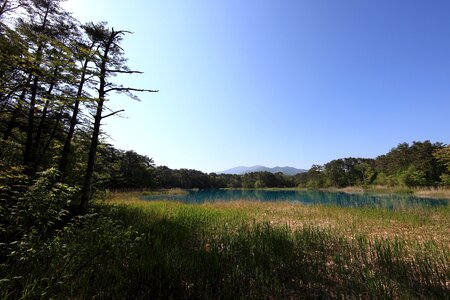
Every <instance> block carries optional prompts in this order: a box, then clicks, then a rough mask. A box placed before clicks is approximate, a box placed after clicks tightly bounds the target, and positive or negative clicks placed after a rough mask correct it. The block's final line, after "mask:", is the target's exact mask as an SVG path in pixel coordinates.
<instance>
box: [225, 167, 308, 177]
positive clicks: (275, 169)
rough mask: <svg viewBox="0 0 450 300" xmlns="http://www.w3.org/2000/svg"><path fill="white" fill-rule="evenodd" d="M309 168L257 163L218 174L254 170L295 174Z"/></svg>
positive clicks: (238, 173) (244, 172)
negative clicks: (267, 165) (270, 165)
mask: <svg viewBox="0 0 450 300" xmlns="http://www.w3.org/2000/svg"><path fill="white" fill-rule="evenodd" d="M306 171H307V170H305V169H297V168H294V167H289V166H285V167H279V166H276V167H273V168H269V167H266V166H261V165H256V166H252V167H247V166H238V167H234V168H231V169H227V170H224V171H221V172H218V174H236V175H243V174H247V173H252V172H270V173H278V172H281V173H283V174H285V175H291V176H292V175H295V174H298V173H304V172H306Z"/></svg>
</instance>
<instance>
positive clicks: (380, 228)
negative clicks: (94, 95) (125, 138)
mask: <svg viewBox="0 0 450 300" xmlns="http://www.w3.org/2000/svg"><path fill="white" fill-rule="evenodd" d="M102 211H103V212H102ZM97 213H98V214H99V217H100V219H98V220H97V219H96V218H98V217H96V216H95V214H97ZM91 214H92V216H91V217H89V218H91V219H92V220H93V221H92V222H88V223H86V225H83V224H84V223H81V224H80V225H77V226H75V227H74V228H77V229H76V231H73V232H72V233H69V234H68V235H62V236H61V239H60V240H59V242H58V243H56V246H54V247H49V250H48V253H46V254H47V255H46V256H44V257H45V259H44V260H42V259H40V260H38V261H30V262H26V263H23V264H20V265H18V266H17V267H16V268H14V269H11V270H8V271H7V272H6V275H7V278H8V280H9V281H4V282H0V284H2V286H0V287H2V288H3V290H4V292H2V293H1V294H0V295H2V297H3V298H21V297H22V298H71V299H92V298H98V299H274V298H275V299H279V298H281V299H286V298H287V299H298V298H405V299H409V298H435V299H445V298H448V296H449V295H450V269H449V264H450V248H449V247H450V244H449V239H450V237H449V235H450V233H449V228H450V224H449V222H450V218H449V209H448V208H447V207H440V208H417V207H416V208H411V209H407V208H402V209H401V210H387V209H376V208H343V207H334V206H307V205H301V204H292V203H287V202H286V203H270V202H264V203H262V202H257V201H253V202H252V201H235V202H217V203H204V204H195V205H192V204H184V203H180V202H174V201H154V202H153V201H143V200H141V199H140V194H139V193H128V194H115V195H109V196H108V197H107V199H106V200H105V201H104V203H103V204H99V205H97V206H96V207H94V209H93V210H92V212H91ZM14 278H20V279H14ZM0 290H1V289H0Z"/></svg>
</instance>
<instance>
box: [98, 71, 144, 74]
mask: <svg viewBox="0 0 450 300" xmlns="http://www.w3.org/2000/svg"><path fill="white" fill-rule="evenodd" d="M106 71H107V72H111V73H125V74H144V72H141V71H127V70H106Z"/></svg>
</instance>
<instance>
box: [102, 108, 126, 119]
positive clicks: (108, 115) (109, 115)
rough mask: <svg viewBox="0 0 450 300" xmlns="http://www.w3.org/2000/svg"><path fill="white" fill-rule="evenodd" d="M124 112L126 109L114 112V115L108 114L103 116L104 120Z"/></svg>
mask: <svg viewBox="0 0 450 300" xmlns="http://www.w3.org/2000/svg"><path fill="white" fill-rule="evenodd" d="M123 111H125V110H124V109H121V110H118V111H115V112H112V113H110V114H107V115H106V116H102V119H105V118H108V117H111V116H114V115H115V114H118V113H120V112H123Z"/></svg>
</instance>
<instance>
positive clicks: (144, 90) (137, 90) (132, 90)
mask: <svg viewBox="0 0 450 300" xmlns="http://www.w3.org/2000/svg"><path fill="white" fill-rule="evenodd" d="M112 91H117V92H149V93H157V92H159V90H146V89H134V88H122V87H115V88H110V89H108V90H105V94H106V93H109V92H112Z"/></svg>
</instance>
